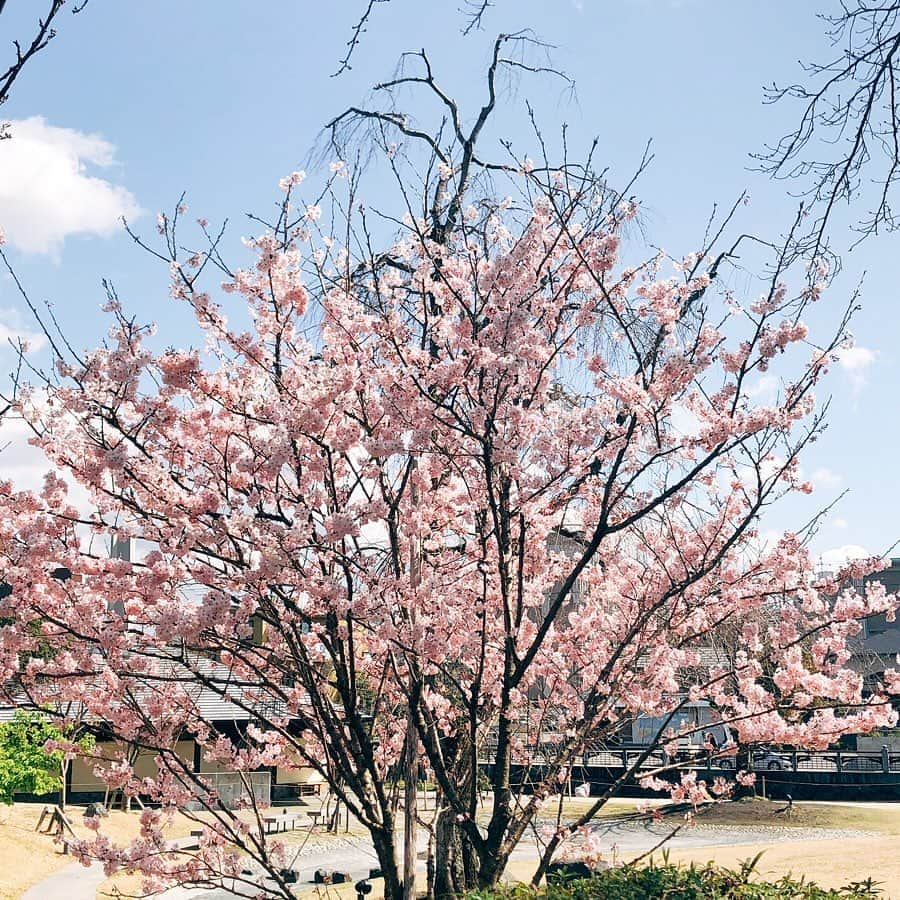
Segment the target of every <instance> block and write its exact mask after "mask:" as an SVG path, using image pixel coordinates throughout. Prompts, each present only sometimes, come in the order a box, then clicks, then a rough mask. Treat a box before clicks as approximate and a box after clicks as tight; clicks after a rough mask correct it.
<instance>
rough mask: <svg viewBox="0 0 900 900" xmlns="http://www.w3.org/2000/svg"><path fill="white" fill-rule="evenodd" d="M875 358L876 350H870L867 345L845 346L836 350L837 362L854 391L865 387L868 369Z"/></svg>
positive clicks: (876, 355)
mask: <svg viewBox="0 0 900 900" xmlns="http://www.w3.org/2000/svg"><path fill="white" fill-rule="evenodd" d="M877 359H878V351H877V350H870V349H869V348H868V347H859V346H856V347H845V348H844V349H843V350H840V351H839V352H838V364H839V365H840V367H841V368H842V369H843V370H844V372H845V373H846V374H847V378H848V379H849V381H850V384H851V386H852V387H853V390H854V391H855V392H859V391H861V390H862V389H863V387H865V385H866V382H867V381H868V373H869V369H870V368H871V367H872V366H873V365H874V364H875V361H876V360H877Z"/></svg>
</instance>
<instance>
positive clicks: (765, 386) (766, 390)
mask: <svg viewBox="0 0 900 900" xmlns="http://www.w3.org/2000/svg"><path fill="white" fill-rule="evenodd" d="M777 395H778V379H777V378H776V377H775V376H774V375H772V374H771V373H766V374H765V375H761V376H760V377H759V378H757V379H756V381H755V382H754V383H753V384H751V385H750V387H748V388H747V396H748V397H750V398H751V399H753V400H761V401H762V402H765V403H774V402H775V398H776V396H777Z"/></svg>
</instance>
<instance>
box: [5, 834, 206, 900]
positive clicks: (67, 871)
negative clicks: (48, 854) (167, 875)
mask: <svg viewBox="0 0 900 900" xmlns="http://www.w3.org/2000/svg"><path fill="white" fill-rule="evenodd" d="M191 840H192V839H190V838H186V839H182V840H181V841H172V845H184V844H187V843H189V842H190V841H191ZM194 846H195V847H196V846H197V844H196V842H194ZM106 877H107V876H106V872H104V870H103V864H102V863H96V862H95V863H92V864H91V865H90V866H83V865H82V864H81V863H80V862H73V863H72V865H70V866H66V867H65V868H63V869H60V870H59V871H57V872H54V873H53V874H52V875H49V876H48V877H47V878H45V879H44V880H43V881H41V882H39V883H38V884H36V885H34V887H30V888H28V890H27V891H25V893H24V894H22V897H21V900H96V897H97V888H99V887H100V885H101V884H103V882H104V881H106Z"/></svg>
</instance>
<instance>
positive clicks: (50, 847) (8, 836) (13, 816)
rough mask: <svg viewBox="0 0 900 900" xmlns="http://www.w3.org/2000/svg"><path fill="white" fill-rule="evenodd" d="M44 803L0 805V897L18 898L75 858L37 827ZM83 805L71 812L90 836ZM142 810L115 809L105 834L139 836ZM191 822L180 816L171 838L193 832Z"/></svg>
mask: <svg viewBox="0 0 900 900" xmlns="http://www.w3.org/2000/svg"><path fill="white" fill-rule="evenodd" d="M43 808H44V805H43V804H41V803H15V804H13V805H12V806H0V872H2V873H3V876H2V878H0V900H14V898H17V897H20V896H21V895H22V893H23V892H24V891H26V890H27V889H28V888H30V887H31V886H32V885H35V884H37V883H38V882H39V881H42V880H43V879H44V878H46V877H47V876H48V875H50V874H52V873H53V872H55V871H56V870H57V869H61V868H63V867H64V866H68V865H71V864H72V862H74V860H73V859H72V857H71V856H66V855H65V854H63V853H62V852H61V851H62V848H61V847H60V845H58V844H56V843H54V841H53V838H52V837H50V835H46V834H39V833H38V832H36V831H35V830H34V829H35V826H36V825H37V823H38V819H39V818H40V815H41V810H43ZM82 812H83V810H82V808H80V807H77V806H72V807H70V808H69V810H68V812H67V814H68V816H69V819H70V821H71V822H72V826H73V828H74V830H75V833H76V834H77V835H78V836H79V837H87V836H88V835H89V834H90V830H89V829H87V828H85V827H84V824H83V819H82ZM139 818H140V813H139V812H131V813H123V812H118V811H115V812H111V813H110V814H109V818H106V819H102V820H101V821H102V824H101V826H100V831H101V833H102V834H106V835H109V837H110V838H111V839H112V840H114V841H116V842H119V843H125V842H127V841H130V840H133V839H134V838H135V837H137V836H138V834H139V833H140V830H141V825H140V821H139ZM191 827H192V826H191V824H190V822H189V821H188V820H187V819H183V818H182V817H180V816H179V817H176V819H175V821H174V822H173V824H172V828H171V829H170V836H171V837H173V838H174V837H179V836H182V835H186V834H189V833H190V830H191Z"/></svg>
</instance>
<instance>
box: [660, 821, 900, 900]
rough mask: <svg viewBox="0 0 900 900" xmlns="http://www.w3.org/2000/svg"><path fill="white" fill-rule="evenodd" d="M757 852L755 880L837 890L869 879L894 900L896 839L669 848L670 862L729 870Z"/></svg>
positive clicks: (898, 890)
mask: <svg viewBox="0 0 900 900" xmlns="http://www.w3.org/2000/svg"><path fill="white" fill-rule="evenodd" d="M757 853H762V854H763V855H762V857H761V858H760V860H759V863H758V864H757V868H756V871H757V873H758V875H759V877H760V878H765V879H769V878H777V877H779V876H781V875H787V874H788V873H791V874H793V875H794V876H800V875H803V876H805V877H806V878H807V879H808V880H810V881H815V882H816V883H817V884H820V885H822V886H823V887H842V886H843V885H846V884H850V883H851V882H854V881H865V880H866V879H867V878H871V879H872V880H873V881H875V882H877V883H878V886H879V887H880V888H881V890H882V891H884V894H885V897H888V898H892V900H900V863H898V859H897V838H896V836H893V835H892V836H878V837H864V838H841V839H837V840H825V841H777V842H772V843H764V844H733V845H730V846H725V847H700V848H697V849H693V850H673V851H671V853H670V854H669V858H670V859H671V860H672V861H673V862H682V863H690V862H696V863H701V864H702V863H706V862H710V861H712V862H714V863H716V865H720V866H726V867H729V868H733V867H736V866H739V865H740V864H741V863H742V862H743V861H744V860H747V859H752V858H753V857H754V856H756V854H757Z"/></svg>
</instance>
